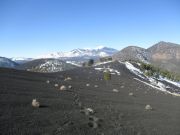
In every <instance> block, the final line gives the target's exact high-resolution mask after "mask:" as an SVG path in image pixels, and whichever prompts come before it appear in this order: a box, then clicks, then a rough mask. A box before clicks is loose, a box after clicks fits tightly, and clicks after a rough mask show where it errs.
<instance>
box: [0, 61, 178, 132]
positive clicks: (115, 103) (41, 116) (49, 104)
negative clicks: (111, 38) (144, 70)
mask: <svg viewBox="0 0 180 135" xmlns="http://www.w3.org/2000/svg"><path fill="white" fill-rule="evenodd" d="M104 66H105V67H108V66H110V68H112V69H116V70H118V71H120V75H112V79H111V80H110V81H108V82H106V81H104V80H103V72H101V71H97V70H94V68H93V67H92V68H77V69H73V70H69V71H64V72H59V73H51V74H41V73H32V72H26V71H17V70H10V69H0V75H1V76H0V103H1V109H0V114H1V117H0V134H3V135H6V134H13V135H16V134H17V135H19V134H32V135H34V134H57V135H96V134H97V135H98V134H100V135H102V134H104V135H120V134H124V135H137V134H138V135H139V134H142V135H170V134H172V135H179V133H180V129H179V125H180V115H179V112H180V98H179V97H172V96H171V95H166V94H164V93H162V92H158V93H157V90H155V89H153V88H151V87H149V86H147V85H145V84H143V83H141V82H139V81H136V80H134V79H133V78H134V77H136V76H135V75H133V74H132V73H130V72H129V71H128V70H127V69H126V67H125V66H124V65H123V64H120V63H119V62H114V63H109V64H106V65H100V66H98V67H99V68H100V67H104ZM66 77H71V78H72V80H70V81H64V78H66ZM47 80H49V81H50V83H49V84H47V83H46V81H47ZM55 83H58V84H59V85H66V86H68V85H72V87H73V88H72V89H69V90H67V91H59V90H58V89H59V88H56V87H54V84H55ZM86 84H90V86H86ZM95 85H97V86H98V87H94V86H95ZM113 89H117V90H118V91H119V92H113V91H112V90H113ZM130 92H133V94H134V96H129V93H130ZM34 98H37V99H38V101H40V103H41V105H42V107H40V108H32V107H31V102H32V99H34ZM147 104H149V105H151V106H152V107H153V110H151V111H147V110H145V109H144V108H145V106H146V105H147ZM83 108H92V109H93V110H94V113H93V114H91V116H90V115H85V114H84V113H81V112H82V111H81V109H83ZM93 118H94V119H95V118H96V120H98V119H99V120H98V121H97V122H94V123H97V124H98V125H97V126H95V127H94V128H93V127H91V126H92V125H91V124H92V119H93ZM96 120H95V121H96Z"/></svg>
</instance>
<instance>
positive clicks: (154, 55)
mask: <svg viewBox="0 0 180 135" xmlns="http://www.w3.org/2000/svg"><path fill="white" fill-rule="evenodd" d="M147 51H148V52H149V53H150V62H151V63H153V64H155V65H157V66H160V67H162V68H165V69H167V70H170V71H174V72H178V73H180V45H178V44H174V43H169V42H159V43H157V44H155V45H154V46H152V47H150V48H148V49H147Z"/></svg>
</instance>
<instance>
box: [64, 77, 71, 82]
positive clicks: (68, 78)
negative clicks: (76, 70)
mask: <svg viewBox="0 0 180 135" xmlns="http://www.w3.org/2000/svg"><path fill="white" fill-rule="evenodd" d="M71 80H72V78H71V77H67V78H65V79H64V81H71Z"/></svg>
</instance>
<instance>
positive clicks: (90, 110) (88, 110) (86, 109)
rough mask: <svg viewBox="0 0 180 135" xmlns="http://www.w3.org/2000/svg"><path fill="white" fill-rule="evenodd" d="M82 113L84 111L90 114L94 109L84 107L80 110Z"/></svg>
mask: <svg viewBox="0 0 180 135" xmlns="http://www.w3.org/2000/svg"><path fill="white" fill-rule="evenodd" d="M81 112H82V113H84V114H85V115H90V114H93V113H94V110H93V109H91V108H84V109H83V110H81Z"/></svg>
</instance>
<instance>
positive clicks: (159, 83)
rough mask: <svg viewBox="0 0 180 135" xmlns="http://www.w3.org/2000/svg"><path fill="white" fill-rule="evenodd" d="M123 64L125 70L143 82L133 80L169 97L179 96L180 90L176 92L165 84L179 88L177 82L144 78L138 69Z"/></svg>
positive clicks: (161, 78)
mask: <svg viewBox="0 0 180 135" xmlns="http://www.w3.org/2000/svg"><path fill="white" fill-rule="evenodd" d="M120 63H122V62H120ZM124 64H125V66H126V68H127V69H129V70H130V71H131V72H132V73H134V74H135V75H137V76H138V77H140V78H141V79H143V80H140V79H138V78H134V79H135V80H138V81H140V82H143V83H144V84H146V85H148V86H151V87H153V88H156V89H158V90H160V91H163V92H166V93H169V94H171V95H174V96H180V90H178V89H176V88H174V87H171V86H169V85H168V84H167V83H170V84H172V85H174V86H175V87H179V88H180V84H179V83H178V82H174V81H171V80H169V79H167V78H163V77H160V78H159V79H157V78H152V77H149V76H145V75H144V74H143V72H142V71H141V70H140V69H138V68H136V67H134V66H133V65H132V64H131V63H130V62H124ZM165 82H166V83H165Z"/></svg>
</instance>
